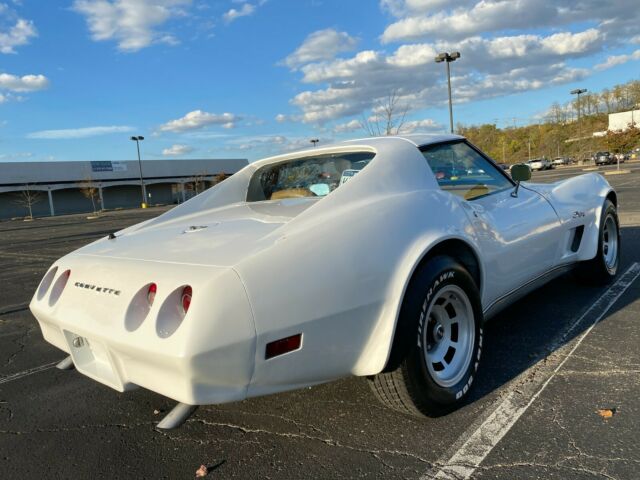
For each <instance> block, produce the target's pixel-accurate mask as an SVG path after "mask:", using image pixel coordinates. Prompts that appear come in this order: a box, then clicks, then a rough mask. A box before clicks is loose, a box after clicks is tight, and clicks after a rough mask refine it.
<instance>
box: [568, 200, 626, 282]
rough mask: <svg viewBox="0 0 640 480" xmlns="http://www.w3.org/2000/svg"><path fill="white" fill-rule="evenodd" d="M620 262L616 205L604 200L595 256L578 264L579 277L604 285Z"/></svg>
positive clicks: (616, 270) (614, 272)
mask: <svg viewBox="0 0 640 480" xmlns="http://www.w3.org/2000/svg"><path fill="white" fill-rule="evenodd" d="M619 263H620V222H619V221H618V211H617V209H616V206H615V205H614V204H613V203H612V202H611V201H610V200H606V201H605V203H604V206H603V207H602V215H601V218H600V229H599V232H598V250H597V253H596V256H595V257H594V258H593V259H591V260H588V261H586V262H582V263H581V264H580V265H578V269H577V273H578V276H579V278H580V279H584V280H586V281H587V282H588V283H592V284H594V283H595V284H599V285H604V284H607V283H610V282H611V281H612V280H613V279H614V278H615V276H616V274H617V273H618V264H619Z"/></svg>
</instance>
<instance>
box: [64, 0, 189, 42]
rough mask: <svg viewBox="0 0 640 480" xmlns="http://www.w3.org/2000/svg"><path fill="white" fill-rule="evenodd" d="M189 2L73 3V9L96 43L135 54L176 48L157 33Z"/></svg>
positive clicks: (88, 0) (167, 37)
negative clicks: (165, 46)
mask: <svg viewBox="0 0 640 480" xmlns="http://www.w3.org/2000/svg"><path fill="white" fill-rule="evenodd" d="M190 4H191V0H75V1H74V3H73V9H74V10H75V11H76V12H78V13H80V14H82V15H84V16H85V17H86V20H87V24H88V26H89V30H90V31H91V38H93V40H95V41H104V40H115V41H117V42H118V48H119V49H120V50H122V51H126V52H135V51H137V50H140V49H141V48H145V47H148V46H149V45H151V44H153V43H169V44H175V43H176V42H177V39H176V38H175V37H174V36H172V35H170V34H166V33H163V32H160V31H158V30H157V28H158V27H160V26H161V25H163V24H165V23H166V22H168V21H169V20H171V19H172V18H175V17H180V16H184V10H183V8H182V7H184V6H188V5H190Z"/></svg>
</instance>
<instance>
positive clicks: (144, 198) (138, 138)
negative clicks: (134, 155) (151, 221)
mask: <svg viewBox="0 0 640 480" xmlns="http://www.w3.org/2000/svg"><path fill="white" fill-rule="evenodd" d="M131 140H133V141H134V142H136V147H137V149H138V167H139V169H140V193H141V194H142V204H141V205H140V206H141V207H142V208H147V192H146V189H145V188H144V180H143V177H142V159H141V158H140V142H141V141H142V140H144V137H143V136H142V135H138V136H135V137H131Z"/></svg>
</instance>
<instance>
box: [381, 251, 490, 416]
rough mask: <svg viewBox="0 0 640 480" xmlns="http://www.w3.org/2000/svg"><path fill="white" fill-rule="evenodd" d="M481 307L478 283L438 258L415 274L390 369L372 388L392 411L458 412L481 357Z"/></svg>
mask: <svg viewBox="0 0 640 480" xmlns="http://www.w3.org/2000/svg"><path fill="white" fill-rule="evenodd" d="M481 325H482V307H481V303H480V296H479V293H478V287H477V286H476V284H475V282H474V280H473V278H472V277H471V275H470V274H469V272H467V270H465V269H464V267H462V265H460V264H459V263H458V262H456V261H455V260H454V259H453V258H451V257H448V256H437V257H434V258H432V259H430V260H429V261H428V262H427V263H426V264H425V265H423V266H421V267H419V269H418V270H417V271H416V272H415V274H414V276H413V278H412V280H411V283H410V285H409V287H408V289H407V292H406V294H405V298H404V300H403V303H402V308H401V311H400V318H399V319H398V325H397V328H396V332H395V336H394V343H393V346H392V351H391V356H390V360H389V363H388V365H387V368H386V369H385V371H384V372H382V373H380V374H378V375H376V376H374V377H371V378H370V379H369V383H370V385H371V388H372V389H373V391H374V393H375V394H376V396H377V397H378V399H379V400H380V401H381V402H382V403H383V404H385V405H387V406H388V407H391V408H393V409H395V410H398V411H401V412H403V413H410V414H414V415H418V416H425V415H426V416H439V415H443V414H445V413H448V412H449V411H451V410H454V409H455V408H457V407H458V406H459V405H460V404H461V403H462V399H463V397H464V396H465V395H466V394H467V393H468V391H469V389H470V388H471V386H472V384H473V380H474V377H475V375H476V371H477V370H478V366H479V363H480V358H481V355H482V333H483V332H482V327H481Z"/></svg>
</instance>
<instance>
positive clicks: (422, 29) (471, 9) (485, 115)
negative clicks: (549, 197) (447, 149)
mask: <svg viewBox="0 0 640 480" xmlns="http://www.w3.org/2000/svg"><path fill="white" fill-rule="evenodd" d="M577 3H578V2H575V1H573V0H555V1H547V0H508V1H504V0H381V1H374V0H341V1H332V0H266V1H264V0H246V1H241V0H221V1H205V0H68V1H67V0H56V1H45V0H19V1H18V0H4V1H0V161H15V160H34V161H36V160H123V159H131V158H133V157H134V155H135V145H134V144H133V142H131V141H129V140H128V138H129V137H130V136H131V135H133V134H135V135H144V136H145V138H146V140H145V141H144V142H143V143H142V145H141V147H142V152H143V157H144V158H211V157H243V158H249V159H251V160H253V159H257V158H260V157H262V156H266V155H271V154H276V153H280V152H285V151H289V150H292V149H296V148H301V147H306V146H308V145H309V139H310V138H319V139H320V140H321V143H327V142H331V141H337V140H341V139H345V138H354V137H358V136H364V135H365V132H364V130H363V129H362V128H361V126H360V123H361V121H362V119H367V118H368V119H370V120H371V121H375V119H376V112H377V111H379V108H380V105H381V104H383V103H384V102H385V99H386V98H388V96H389V95H390V94H391V93H393V94H395V95H396V97H397V102H398V103H397V105H398V107H399V108H401V109H403V110H404V109H405V108H406V109H407V117H406V120H407V121H406V123H405V126H404V131H405V132H407V133H408V132H412V131H428V132H437V131H443V130H444V129H445V128H446V127H447V125H448V111H447V108H446V90H445V84H444V80H445V76H444V66H443V65H442V64H435V63H434V62H433V57H434V54H435V53H437V52H439V51H443V50H447V51H453V50H460V52H461V54H462V58H461V59H460V60H458V61H456V62H455V63H453V64H452V72H453V79H452V82H453V89H454V99H455V105H454V108H455V119H456V121H460V122H462V123H465V124H477V123H482V122H493V121H496V120H497V122H498V124H499V125H501V124H504V123H506V122H507V119H508V118H512V117H516V118H518V120H517V121H518V122H519V123H525V122H530V121H533V120H535V118H536V117H539V116H540V115H542V114H543V113H544V111H545V109H546V108H547V107H548V106H549V105H550V104H551V103H552V102H554V101H558V102H561V103H562V102H565V101H567V100H568V97H569V95H568V91H569V90H571V89H572V88H575V87H577V86H580V87H586V88H588V89H589V90H591V91H597V90H600V89H602V88H607V87H611V86H613V85H615V84H616V83H623V82H626V81H628V80H631V79H638V78H640V62H639V60H640V9H638V8H637V1H636V0H627V1H624V0H618V1H615V2H602V1H601V0H583V1H582V2H580V3H579V5H576V4H577Z"/></svg>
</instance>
